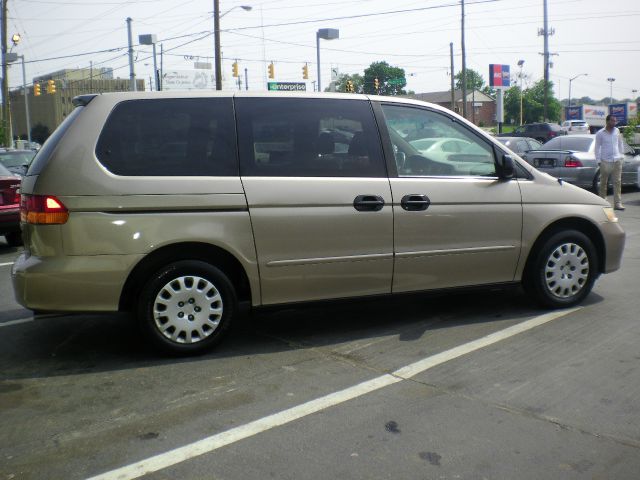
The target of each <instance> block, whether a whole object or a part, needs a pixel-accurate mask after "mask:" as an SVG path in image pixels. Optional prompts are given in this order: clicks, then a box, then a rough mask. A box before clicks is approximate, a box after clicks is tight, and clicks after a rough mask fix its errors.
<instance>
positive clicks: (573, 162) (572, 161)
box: [564, 157, 582, 168]
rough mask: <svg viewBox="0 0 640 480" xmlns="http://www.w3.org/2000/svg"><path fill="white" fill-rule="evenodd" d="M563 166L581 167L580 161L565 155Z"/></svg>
mask: <svg viewBox="0 0 640 480" xmlns="http://www.w3.org/2000/svg"><path fill="white" fill-rule="evenodd" d="M564 166H565V167H568V168H576V167H582V162H581V161H580V160H578V159H577V158H573V157H567V158H565V159H564Z"/></svg>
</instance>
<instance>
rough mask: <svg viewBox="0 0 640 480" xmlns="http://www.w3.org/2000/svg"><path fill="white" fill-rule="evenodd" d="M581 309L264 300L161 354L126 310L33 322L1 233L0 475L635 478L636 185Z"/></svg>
mask: <svg viewBox="0 0 640 480" xmlns="http://www.w3.org/2000/svg"><path fill="white" fill-rule="evenodd" d="M623 200H624V203H625V205H626V207H627V209H626V210H625V211H624V212H618V215H619V217H620V221H621V223H622V225H623V227H624V228H625V230H626V232H627V246H626V250H625V255H624V261H623V266H622V269H621V270H620V271H618V272H615V273H613V274H611V275H605V276H603V277H601V278H600V279H599V280H598V282H597V283H596V286H595V288H594V291H593V293H591V295H590V296H589V297H588V298H587V301H586V302H584V303H583V304H582V305H581V306H580V307H579V308H577V309H572V310H569V311H557V312H548V311H544V310H540V309H539V308H538V307H537V306H536V305H534V304H533V303H532V302H531V301H530V300H529V299H528V298H527V297H526V296H525V295H524V294H523V293H522V292H521V291H520V290H518V289H502V290H483V291H478V292H465V293H457V294H454V295H446V296H439V295H438V296H435V295H429V296H425V295H411V296H402V297H398V298H393V299H390V298H378V299H372V300H366V301H365V300H360V301H353V302H340V303H334V304H325V305H313V306H306V307H299V308H298V307H296V308H294V307H290V308H281V309H273V310H264V311H259V312H255V313H253V314H252V315H250V316H247V317H246V318H244V319H243V320H242V321H241V323H240V324H238V325H236V328H235V329H234V330H233V331H232V332H231V334H230V335H229V337H227V338H226V339H225V341H224V342H223V343H222V344H221V345H220V346H219V347H217V348H216V349H215V350H214V351H212V352H211V353H209V354H206V355H204V356H200V357H192V358H180V359H176V358H165V357H161V356H159V355H157V354H156V353H155V352H153V351H151V350H150V349H148V348H147V347H146V346H144V345H142V344H141V339H140V336H139V335H138V332H137V329H136V328H135V325H133V324H132V322H131V320H130V319H129V318H128V317H127V316H125V315H100V314H94V315H50V316H45V317H41V318H40V317H39V318H36V319H33V316H32V315H31V312H29V311H28V310H25V309H23V308H21V307H20V306H19V305H18V304H16V303H15V301H14V300H13V291H12V288H11V284H10V277H9V274H10V268H11V262H12V261H13V259H14V258H15V257H16V256H17V253H18V249H13V248H10V247H8V246H6V244H4V243H3V240H0V342H1V343H0V358H1V362H2V366H3V368H2V373H1V374H0V375H1V377H0V425H2V428H1V429H0V478H2V479H23V478H24V479H43V478H51V479H61V478H64V479H82V478H90V477H94V476H98V475H100V477H99V478H105V479H116V478H139V477H144V478H149V479H152V478H153V479H178V478H180V479H204V478H206V479H264V478H278V479H301V478H309V479H323V478H349V479H359V478H362V479H386V478H393V479H458V478H459V479H485V478H487V479H516V478H517V479H541V478H562V479H565V478H566V479H573V478H576V479H586V478H588V479H595V478H602V479H637V478H638V475H639V474H638V472H640V403H639V402H638V398H640V368H639V367H640V349H639V348H638V345H640V322H638V311H640V296H639V295H638V278H640V192H638V191H628V192H625V193H624V199H623Z"/></svg>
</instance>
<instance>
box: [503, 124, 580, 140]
mask: <svg viewBox="0 0 640 480" xmlns="http://www.w3.org/2000/svg"><path fill="white" fill-rule="evenodd" d="M566 134H567V132H565V131H564V130H562V128H561V127H560V125H556V124H555V123H526V124H524V125H521V126H519V127H518V128H516V129H515V130H514V131H513V132H511V133H501V134H499V135H498V137H530V138H535V139H536V140H538V141H539V142H542V143H544V142H548V141H549V140H551V139H552V138H555V137H558V136H560V135H566Z"/></svg>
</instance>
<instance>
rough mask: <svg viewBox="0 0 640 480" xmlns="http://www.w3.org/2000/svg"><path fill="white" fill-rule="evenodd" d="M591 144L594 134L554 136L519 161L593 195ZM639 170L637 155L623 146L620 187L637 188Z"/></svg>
mask: <svg viewBox="0 0 640 480" xmlns="http://www.w3.org/2000/svg"><path fill="white" fill-rule="evenodd" d="M595 144H596V136H595V135H571V136H563V137H557V138H554V139H552V140H549V141H548V142H547V143H545V145H544V147H543V148H542V149H540V150H535V151H532V152H528V153H525V154H523V155H522V158H523V159H524V160H526V161H527V162H528V163H530V164H531V165H533V166H534V167H536V168H537V169H539V170H540V171H543V172H546V173H548V174H549V175H552V176H554V177H557V178H562V179H563V180H565V181H567V182H570V183H573V184H574V185H578V186H579V187H583V188H590V189H594V191H596V192H597V191H598V185H599V182H600V169H599V167H598V162H596V154H595ZM639 168H640V156H639V155H636V154H635V152H634V150H633V149H632V148H631V147H630V146H629V145H627V144H626V143H625V144H624V163H623V164H622V185H623V186H639V184H638V181H639V178H638V177H639V173H638V169H639Z"/></svg>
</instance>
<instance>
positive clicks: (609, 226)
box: [600, 222, 626, 273]
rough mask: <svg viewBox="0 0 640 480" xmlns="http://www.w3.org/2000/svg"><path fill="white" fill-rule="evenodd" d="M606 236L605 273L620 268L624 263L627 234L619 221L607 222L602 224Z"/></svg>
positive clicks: (603, 234) (603, 233)
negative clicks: (623, 256)
mask: <svg viewBox="0 0 640 480" xmlns="http://www.w3.org/2000/svg"><path fill="white" fill-rule="evenodd" d="M600 228H601V231H602V236H603V237H604V246H605V258H604V271H603V273H611V272H615V271H616V270H618V269H619V268H620V266H621V264H622V253H623V251H624V244H625V238H626V235H625V233H624V230H623V229H622V227H621V226H620V224H619V223H613V222H607V223H603V224H601V225H600Z"/></svg>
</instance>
